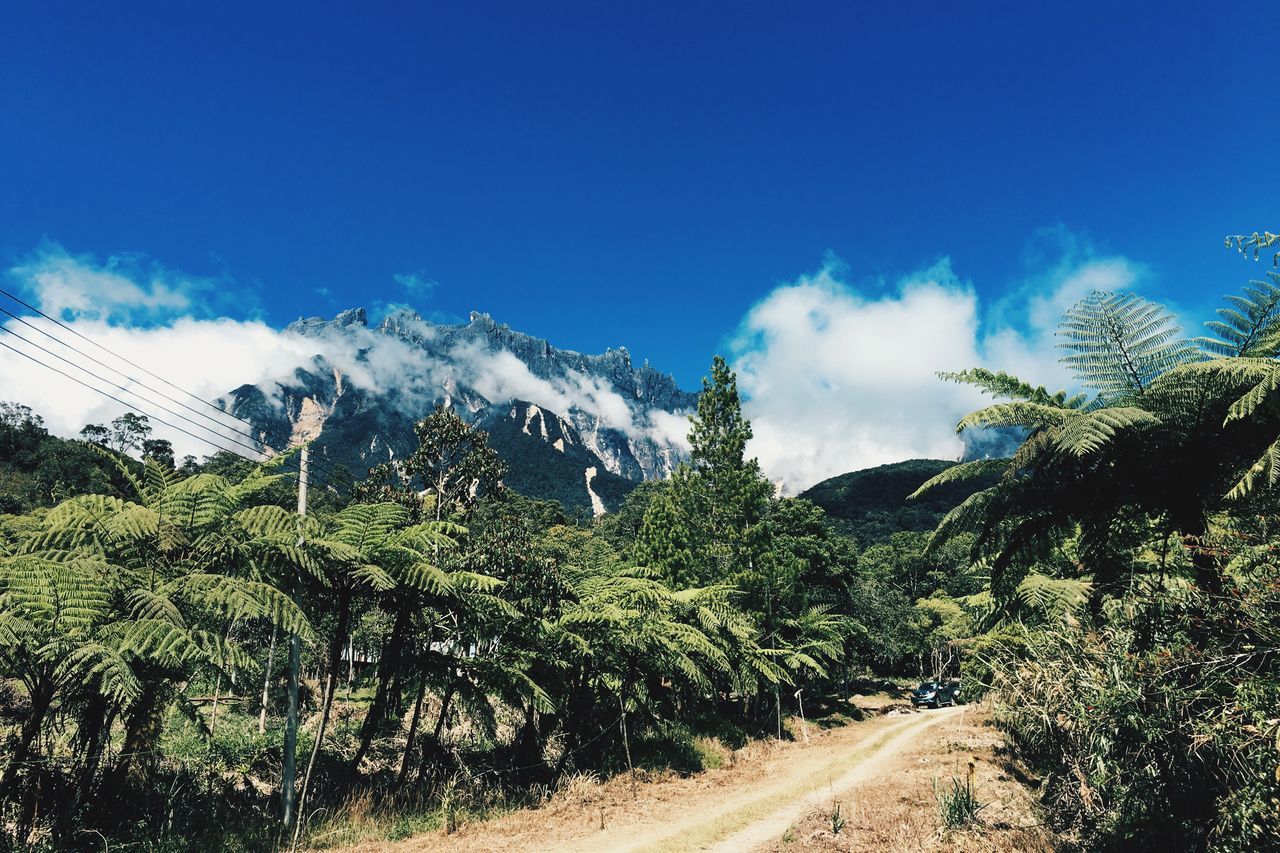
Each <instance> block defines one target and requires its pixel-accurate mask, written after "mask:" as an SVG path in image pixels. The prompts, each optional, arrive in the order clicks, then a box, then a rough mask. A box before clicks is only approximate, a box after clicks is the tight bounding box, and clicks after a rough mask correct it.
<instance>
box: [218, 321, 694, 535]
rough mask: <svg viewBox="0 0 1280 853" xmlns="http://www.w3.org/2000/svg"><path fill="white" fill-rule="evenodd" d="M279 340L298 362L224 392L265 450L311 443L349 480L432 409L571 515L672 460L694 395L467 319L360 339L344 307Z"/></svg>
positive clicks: (611, 498) (611, 501)
mask: <svg viewBox="0 0 1280 853" xmlns="http://www.w3.org/2000/svg"><path fill="white" fill-rule="evenodd" d="M286 332H287V333H289V334H292V335H296V336H298V337H299V338H303V339H306V340H307V342H308V343H314V345H315V351H316V354H315V356H314V357H313V358H312V359H311V361H310V363H309V364H307V365H305V366H303V367H299V368H297V369H295V370H294V371H293V372H292V373H291V374H290V375H288V376H286V377H283V378H281V379H280V380H278V381H276V382H274V383H268V384H265V385H261V386H259V385H244V386H241V387H240V388H237V389H235V390H234V391H233V392H232V393H231V398H230V399H231V405H230V409H231V411H232V413H233V414H235V415H237V416H238V417H242V418H245V419H246V420H248V421H249V422H250V423H252V424H253V426H254V428H255V430H256V431H257V433H258V435H259V436H260V437H261V439H262V441H263V443H264V445H272V446H276V447H278V446H281V445H283V444H284V439H285V437H288V439H289V440H291V441H293V440H298V439H299V438H301V437H304V436H305V435H308V434H310V435H312V436H313V437H314V443H313V449H314V451H315V452H316V453H317V454H318V455H319V456H320V457H321V458H323V459H325V460H326V461H327V462H330V463H334V464H337V463H341V464H342V465H345V466H346V467H347V468H348V469H350V470H351V472H352V474H353V475H355V476H361V475H362V474H363V473H364V472H365V471H367V470H368V469H369V468H370V467H372V466H373V465H376V464H379V463H381V462H386V461H389V460H392V459H396V458H400V457H403V456H405V455H407V454H408V453H409V452H411V451H412V448H413V446H414V436H413V423H414V421H415V420H417V419H418V418H420V417H422V416H423V415H425V414H426V413H427V412H429V411H430V410H431V408H432V407H433V406H435V405H446V406H451V407H452V408H454V410H455V411H458V412H459V413H460V414H462V415H463V416H464V417H467V418H468V419H469V420H472V421H473V422H475V423H476V424H477V425H479V426H481V427H482V428H484V429H486V430H487V431H488V432H489V433H490V443H491V445H492V446H493V447H495V449H497V450H498V452H499V454H500V455H501V456H502V457H503V459H504V460H505V461H506V462H507V464H508V467H509V468H510V474H509V476H508V478H507V482H508V485H510V486H511V487H512V488H516V489H517V490H519V491H521V492H524V493H525V494H529V495H531V496H534V497H546V498H553V499H556V500H559V501H560V502H561V503H562V504H564V505H565V506H566V508H567V509H569V510H571V511H575V512H584V513H593V514H599V513H600V512H601V511H604V510H608V509H612V508H614V507H616V506H617V505H618V504H619V503H620V502H621V500H622V499H623V498H624V497H625V496H626V494H627V492H629V491H630V489H631V488H633V487H634V485H635V484H636V483H638V482H640V481H643V480H646V479H660V478H663V477H665V476H667V475H668V474H669V473H670V472H671V471H672V469H674V467H675V466H676V465H677V464H679V462H680V461H681V460H682V459H684V458H685V452H686V451H685V449H684V444H683V436H684V434H685V433H686V432H687V422H686V421H685V416H686V415H687V413H688V412H689V411H691V410H692V409H693V408H694V407H695V406H696V403H697V395H696V394H693V393H690V392H686V391H683V390H681V389H680V388H679V386H678V385H677V384H676V382H675V379H674V378H673V377H671V376H670V375H668V374H664V373H661V372H660V371H658V370H656V369H654V368H652V367H650V366H649V364H648V363H647V362H645V363H644V364H642V365H641V366H639V367H636V366H635V365H633V364H632V361H631V356H630V353H628V351H627V350H626V349H625V348H621V347H620V348H617V349H609V350H607V351H606V352H604V353H601V354H597V355H590V354H583V353H579V352H575V351H573V350H567V349H561V348H558V347H555V346H553V345H552V344H551V343H550V342H549V341H546V340H544V339H542V338H537V337H534V336H532V335H528V334H525V333H523V332H519V331H516V330H514V329H512V328H511V327H510V326H507V325H506V324H502V323H498V322H495V321H494V320H493V319H492V318H491V317H489V315H487V314H480V313H474V312H473V313H472V314H471V317H470V320H469V322H467V323H466V324H456V325H453V324H438V323H432V322H430V321H428V320H425V319H423V318H422V317H421V316H420V315H419V314H418V313H416V312H414V311H412V310H410V309H402V310H397V311H395V312H393V313H391V314H389V315H388V316H387V317H386V318H385V319H383V321H382V322H381V323H380V324H378V325H377V326H374V327H370V326H369V321H368V314H367V312H366V311H365V310H364V309H362V308H357V309H353V310H350V311H344V312H342V313H340V314H338V315H337V316H336V317H334V318H333V319H331V320H325V319H322V318H319V317H312V318H305V319H299V320H297V321H295V322H294V323H291V324H290V325H289V326H288V327H287V329H286ZM591 469H594V471H593V472H591ZM589 472H591V473H589Z"/></svg>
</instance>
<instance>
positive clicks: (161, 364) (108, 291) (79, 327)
mask: <svg viewBox="0 0 1280 853" xmlns="http://www.w3.org/2000/svg"><path fill="white" fill-rule="evenodd" d="M8 278H9V280H10V282H11V283H12V284H13V285H14V286H16V287H17V288H18V289H19V290H20V291H21V292H22V294H23V296H24V298H26V299H27V300H28V301H29V302H31V303H32V304H33V305H35V306H36V307H38V308H39V309H40V310H42V311H44V312H45V313H47V314H49V315H51V316H53V317H56V318H58V319H59V320H61V321H62V322H64V323H66V324H67V325H68V326H70V327H71V328H72V329H74V330H75V331H76V332H78V333H80V334H82V335H84V336H86V337H88V338H90V339H91V340H93V341H96V342H98V343H99V344H101V345H102V347H104V348H105V350H109V351H110V353H114V354H117V355H118V356H120V357H121V358H116V357H114V356H113V355H111V354H110V353H108V352H105V351H103V350H100V349H98V348H96V347H94V346H93V345H92V344H90V343H88V342H86V341H84V340H82V339H79V338H76V337H75V336H74V335H72V334H70V333H68V332H67V331H66V330H64V329H62V328H60V327H58V326H57V324H55V323H53V322H51V321H49V320H46V319H43V318H38V317H24V318H23V319H24V321H25V324H24V323H23V322H20V321H18V320H14V319H11V318H6V320H7V322H5V323H3V324H0V327H2V328H3V329H4V332H3V333H0V343H3V344H5V345H7V346H9V347H12V348H13V349H14V350H17V352H14V351H13V350H10V349H5V348H3V347H0V376H3V377H4V379H3V382H0V399H8V400H14V401H17V402H21V403H24V404H26V405H29V406H31V407H32V408H33V409H34V410H35V411H36V412H38V413H40V414H41V415H42V416H43V417H44V419H45V422H46V424H47V425H48V427H49V429H50V430H51V431H53V432H54V433H56V434H59V435H64V436H75V435H77V434H78V433H79V431H80V429H81V427H83V426H84V425H85V424H86V423H106V422H109V421H110V420H111V419H112V418H114V417H116V416H118V415H120V414H122V413H123V412H125V411H127V410H128V406H126V405H124V403H127V404H129V405H132V406H136V407H137V408H138V409H140V410H143V411H145V412H147V413H148V414H150V415H151V418H152V425H153V427H154V430H155V435H156V436H158V437H163V438H167V439H169V440H170V441H172V442H173V444H174V447H175V450H176V451H177V453H178V454H179V455H183V454H188V453H189V454H192V455H196V456H203V455H207V454H209V453H211V452H213V450H214V449H215V446H216V445H221V446H223V447H225V448H227V449H231V450H234V451H236V452H238V453H242V454H246V455H247V454H248V453H249V452H250V447H247V446H245V445H252V439H251V438H250V437H249V436H248V435H247V434H246V433H248V431H249V429H248V427H247V426H246V425H245V424H244V423H242V422H240V421H237V420H236V419H234V418H232V417H230V416H229V415H225V414H220V413H219V412H217V411H215V410H214V409H212V408H210V407H208V406H205V405H204V404H202V403H199V402H197V401H196V400H193V399H191V397H189V396H187V395H185V394H182V393H181V392H180V391H178V390H177V389H175V388H173V387H172V386H170V385H167V384H165V383H163V382H162V381H160V380H158V379H156V378H154V377H152V376H149V375H147V374H146V373H145V372H144V371H143V370H141V369H139V368H138V367H135V366H133V365H130V364H128V363H127V362H126V361H124V360H127V361H128V362H133V363H134V365H141V366H142V367H144V368H146V369H148V370H150V371H152V372H153V373H155V374H157V375H159V376H162V377H164V379H165V380H168V381H169V382H172V383H173V385H176V386H178V387H179V388H181V389H184V390H186V391H190V392H191V394H192V395H194V396H195V397H198V398H200V399H202V400H208V401H212V402H215V403H218V402H226V403H229V400H227V399H226V395H227V394H228V393H229V392H230V391H231V390H233V389H235V388H238V387H240V386H241V385H245V384H250V385H258V386H259V387H261V388H263V389H264V391H266V392H267V396H268V398H274V394H273V392H274V391H275V385H276V383H279V382H287V381H289V380H290V379H291V377H292V376H293V374H294V372H295V371H296V370H297V369H299V368H301V369H307V370H315V369H316V367H317V365H316V362H315V358H316V356H320V357H322V358H323V359H324V361H325V363H326V365H327V367H329V368H333V369H336V370H337V371H338V372H339V373H340V374H341V376H342V381H343V382H344V383H349V384H350V385H354V386H357V387H360V388H362V389H366V390H370V391H388V390H392V389H394V390H395V391H396V393H398V394H399V395H400V397H401V398H402V399H404V400H407V401H409V405H411V406H416V407H417V408H419V409H421V410H422V411H423V412H424V413H425V411H427V410H428V408H429V407H430V406H431V405H432V404H433V403H434V402H435V401H436V400H437V399H438V398H440V397H441V396H443V394H444V393H446V392H449V391H451V390H452V389H456V388H457V387H458V386H459V385H463V386H468V387H470V388H473V389H475V390H476V391H477V392H479V393H480V394H482V395H483V396H484V397H485V398H487V400H488V401H489V402H493V403H505V402H507V401H509V400H512V399H520V400H527V401H529V402H532V403H535V404H536V405H538V406H541V407H543V408H546V409H549V410H551V411H555V412H557V413H560V414H562V415H567V414H568V413H569V412H570V411H572V410H577V411H579V412H583V413H586V414H588V415H590V416H592V417H593V418H595V419H596V420H597V421H598V423H599V425H601V426H603V427H607V428H612V429H616V430H619V431H621V432H622V433H624V434H626V435H627V436H629V437H632V438H639V437H644V438H649V439H652V440H655V441H657V442H658V443H659V444H663V445H669V446H674V447H677V448H680V447H683V446H686V441H685V433H686V432H687V427H688V424H687V421H685V419H684V418H683V417H679V416H669V415H666V413H659V414H655V415H652V416H648V417H644V416H641V415H639V414H638V413H637V412H636V411H635V410H634V409H632V407H631V406H630V405H629V404H628V402H627V401H626V400H625V399H624V398H623V397H622V396H621V395H619V394H618V393H617V391H615V390H614V389H613V388H612V387H610V386H609V385H608V384H607V383H605V382H602V381H601V380H600V379H598V378H596V377H593V376H589V375H586V374H583V373H579V372H574V371H571V372H570V373H569V374H568V375H567V376H565V377H555V378H552V379H546V378H542V377H539V376H536V375H534V374H533V373H532V372H531V371H530V370H529V368H528V366H527V365H525V364H524V362H522V361H520V360H519V359H518V358H516V357H515V356H514V355H512V354H511V353H509V352H506V351H501V350H499V351H493V350H489V349H486V348H484V347H481V346H479V345H474V346H472V345H468V346H460V347H455V348H454V349H453V350H452V351H451V352H449V353H448V355H447V357H444V358H432V357H431V356H430V355H429V354H428V353H426V352H424V350H423V349H422V348H420V347H419V346H416V345H415V344H413V343H410V342H408V341H405V340H402V339H401V338H399V337H396V336H393V335H386V334H381V333H379V332H376V331H374V330H371V329H367V328H365V327H363V326H359V325H355V326H349V327H346V328H343V329H329V330H327V331H325V332H324V333H321V334H314V333H313V334H310V335H301V334H296V333H293V332H289V331H285V330H279V329H274V328H272V327H270V326H268V325H266V324H264V323H262V322H258V321H256V320H236V319H230V318H227V317H224V316H218V311H219V309H220V304H219V303H218V302H217V301H216V297H217V294H216V293H215V292H214V290H215V288H213V287H211V285H210V284H209V283H208V282H205V281H202V280H198V279H191V278H185V277H181V276H176V275H174V274H172V273H167V272H165V271H163V270H162V269H160V268H159V267H155V266H152V265H147V264H145V263H143V262H142V261H140V260H139V259H136V258H128V257H120V258H109V259H107V261H105V262H102V263H99V262H97V261H96V260H95V259H93V258H91V257H87V256H72V255H69V254H67V253H66V252H65V251H63V250H61V249H60V248H59V247H57V246H53V245H50V246H46V247H44V248H42V249H41V251H40V252H39V253H37V254H36V255H35V256H34V257H33V258H31V259H29V260H28V261H26V262H24V263H22V264H20V265H18V266H15V267H14V268H12V269H11V270H9V275H8ZM407 278H412V279H413V280H412V281H408V280H406V281H400V282H398V283H399V284H401V286H403V287H404V288H405V289H406V290H412V289H414V288H415V287H416V288H418V289H420V290H422V292H424V293H425V292H427V291H428V290H429V288H428V287H425V286H424V285H422V284H421V282H422V279H420V278H417V277H407ZM394 307H395V308H399V307H403V306H394ZM15 313H18V312H15ZM398 322H400V323H401V325H402V326H406V327H407V331H409V332H411V333H412V334H414V335H416V336H417V337H418V338H419V339H422V340H427V339H429V338H430V337H432V336H433V335H434V334H435V330H434V328H433V327H432V326H431V325H430V324H429V323H425V322H416V321H412V320H408V319H407V317H405V316H402V317H401V318H399V320H398ZM42 333H47V334H42ZM49 336H53V337H56V338H60V339H62V340H65V341H67V342H69V343H70V344H72V346H73V347H74V349H72V348H71V347H67V346H63V345H61V344H59V343H57V342H55V341H54V340H53V339H52V338H51V337H49ZM37 345H38V346H39V347H44V348H45V350H46V351H42V350H40V349H38V348H37ZM76 350H79V352H77V351H76ZM86 354H87V355H89V356H92V357H93V358H96V359H98V360H100V361H101V362H103V363H104V364H101V365H100V364H93V363H91V362H90V361H89V359H88V358H87V357H86ZM27 356H30V357H31V358H35V359H37V360H39V361H40V362H43V363H44V364H47V365H50V366H52V367H54V368H57V369H58V370H61V371H63V372H65V373H66V374H68V376H62V375H58V374H57V373H54V372H52V371H50V370H48V369H46V368H44V367H41V366H40V365H38V364H36V363H35V362H33V361H32V360H31V359H30V358H27ZM122 359H124V360H122ZM69 362H74V363H75V364H78V365H81V366H83V367H85V368H87V370H88V371H90V372H91V373H86V372H85V371H83V370H80V369H78V368H77V367H75V366H73V365H72V364H70V363H69ZM91 374H96V375H91ZM71 377H74V378H71ZM77 379H78V380H80V382H77V381H76V380H77ZM81 383H86V384H87V385H91V386H94V387H97V388H99V389H101V390H103V391H106V392H107V393H109V394H110V395H112V396H114V397H118V398H119V400H120V401H123V403H122V402H119V401H117V400H112V399H110V398H109V397H107V396H105V395H104V394H101V393H97V392H95V391H93V390H92V389H91V388H87V387H85V384H81ZM146 386H150V387H146ZM157 392H159V393H157ZM170 397H171V398H174V399H167V398H170ZM175 400H176V401H177V402H175ZM183 404H185V405H186V406H189V407H192V408H194V409H196V412H193V411H191V409H190V408H186V407H184V405H183ZM166 409H167V410H168V411H166ZM166 421H167V424H166V423H163V422H166ZM193 421H194V422H193ZM184 431H185V432H184ZM188 433H192V434H193V435H192V434H188Z"/></svg>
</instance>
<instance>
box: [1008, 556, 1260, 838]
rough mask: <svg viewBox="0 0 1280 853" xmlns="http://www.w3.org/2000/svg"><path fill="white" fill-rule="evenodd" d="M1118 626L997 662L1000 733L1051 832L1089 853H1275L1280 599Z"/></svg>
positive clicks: (1218, 601)
mask: <svg viewBox="0 0 1280 853" xmlns="http://www.w3.org/2000/svg"><path fill="white" fill-rule="evenodd" d="M1273 576H1274V572H1269V573H1268V577H1269V578H1270V577H1273ZM1109 614H1110V621H1109V623H1108V624H1107V625H1106V626H1105V627H1103V628H1100V629H1096V628H1089V627H1087V626H1082V625H1079V624H1074V623H1064V624H1063V625H1062V626H1060V627H1058V628H1056V629H1053V630H1044V631H1041V632H1038V633H1035V634H1032V635H1029V636H1028V638H1027V644H1026V646H1025V648H1024V649H1012V648H1008V649H1005V650H1004V651H1003V652H1001V653H999V654H997V655H995V656H993V670H992V671H993V681H994V684H995V687H996V690H997V701H996V703H995V706H994V709H995V715H996V721H997V723H998V725H1000V726H1001V727H1002V728H1003V729H1004V731H1005V732H1006V733H1007V735H1008V737H1009V740H1010V742H1011V744H1012V745H1013V746H1014V747H1015V749H1016V751H1017V753H1018V754H1019V756H1020V757H1021V758H1022V759H1024V760H1025V761H1026V762H1027V763H1028V764H1030V765H1031V766H1032V767H1033V768H1034V769H1036V770H1038V771H1039V772H1042V773H1044V774H1045V781H1044V786H1043V792H1044V793H1043V803H1044V805H1045V807H1046V810H1047V813H1048V818H1049V822H1050V824H1051V825H1052V826H1053V827H1054V828H1055V829H1057V830H1059V831H1062V832H1065V833H1069V834H1071V835H1073V836H1075V837H1076V838H1077V839H1078V841H1079V844H1080V846H1081V847H1082V848H1083V849H1085V850H1111V849H1119V848H1123V849H1126V850H1187V849H1218V850H1255V849H1263V848H1274V846H1275V844H1276V839H1277V838H1280V808H1278V806H1280V783H1278V782H1277V775H1276V773H1277V771H1276V764H1277V757H1278V756H1277V743H1276V732H1277V725H1278V724H1277V720H1276V708H1277V707H1280V662H1277V659H1276V657H1275V654H1274V652H1273V651H1270V650H1273V649H1275V647H1276V638H1277V637H1280V586H1278V585H1277V584H1276V582H1275V581H1274V580H1273V579H1266V580H1263V579H1237V580H1236V581H1235V582H1234V583H1233V584H1232V588H1231V589H1230V590H1229V591H1228V593H1227V594H1225V595H1221V596H1215V597H1208V596H1205V595H1202V594H1200V593H1197V592H1195V591H1192V590H1183V591H1180V592H1179V591H1168V590H1163V591H1152V592H1148V593H1147V594H1146V595H1143V596H1141V597H1138V596H1135V597H1133V598H1130V599H1125V600H1123V601H1120V602H1117V603H1116V605H1115V606H1114V607H1113V608H1111V609H1110V611H1109Z"/></svg>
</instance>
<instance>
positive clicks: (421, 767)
mask: <svg viewBox="0 0 1280 853" xmlns="http://www.w3.org/2000/svg"><path fill="white" fill-rule="evenodd" d="M455 689H456V682H453V681H450V682H449V686H448V688H446V689H445V691H444V698H442V699H441V700H440V716H439V717H436V725H435V728H434V729H432V731H431V744H430V746H432V747H434V748H435V749H437V750H438V749H439V748H440V738H441V737H443V736H444V722H445V720H446V719H448V716H449V703H450V702H452V701H453V694H454V691H455ZM430 760H431V753H430V752H428V751H427V749H426V747H424V748H423V750H422V759H421V760H420V761H419V762H418V772H417V774H416V775H415V776H414V779H413V785H414V787H415V788H416V787H417V786H418V785H421V784H422V778H423V776H425V775H426V772H427V764H428V763H429V762H430Z"/></svg>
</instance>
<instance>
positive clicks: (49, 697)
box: [0, 685, 53, 802]
mask: <svg viewBox="0 0 1280 853" xmlns="http://www.w3.org/2000/svg"><path fill="white" fill-rule="evenodd" d="M52 702H53V687H52V686H51V685H40V687H39V689H37V690H36V692H35V693H33V694H32V695H31V714H30V715H29V716H28V717H27V721H26V722H25V723H23V725H22V733H21V734H20V735H19V736H18V745H17V747H16V748H15V749H14V751H13V755H12V756H10V758H9V764H8V766H7V767H5V770H4V776H3V777H2V778H0V802H3V801H4V800H5V799H6V798H7V797H8V796H9V794H10V793H11V792H12V790H13V788H14V787H15V786H16V785H17V783H18V776H19V775H20V774H21V773H22V768H23V767H25V766H26V764H27V759H28V758H30V757H31V745H32V744H33V743H35V741H36V737H37V736H38V735H39V734H40V727H41V726H42V725H43V724H44V718H45V714H46V713H48V711H49V705H50V704H52Z"/></svg>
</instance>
